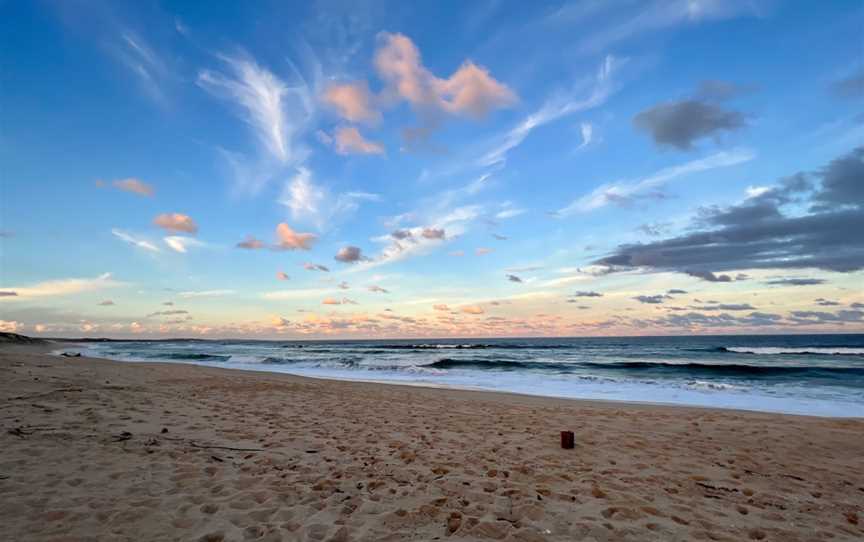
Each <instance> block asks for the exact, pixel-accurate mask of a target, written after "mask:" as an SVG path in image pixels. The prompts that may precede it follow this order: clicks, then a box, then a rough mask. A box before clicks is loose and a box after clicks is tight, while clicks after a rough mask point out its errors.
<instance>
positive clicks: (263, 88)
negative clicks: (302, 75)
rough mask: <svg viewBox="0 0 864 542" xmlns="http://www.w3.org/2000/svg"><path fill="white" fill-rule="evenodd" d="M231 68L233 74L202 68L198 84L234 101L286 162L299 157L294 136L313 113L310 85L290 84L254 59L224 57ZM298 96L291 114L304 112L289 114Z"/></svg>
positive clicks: (267, 145)
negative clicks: (310, 103)
mask: <svg viewBox="0 0 864 542" xmlns="http://www.w3.org/2000/svg"><path fill="white" fill-rule="evenodd" d="M220 58H221V59H222V60H223V61H224V63H225V64H226V65H227V67H228V69H229V72H230V73H229V74H224V73H220V72H216V71H210V70H202V71H200V72H199V73H198V80H197V83H198V85H199V86H200V87H201V88H203V89H205V90H207V91H209V92H211V93H213V94H214V95H217V96H219V97H222V98H225V99H228V100H231V101H233V102H234V103H235V104H236V105H237V106H239V107H238V113H239V114H240V117H241V119H242V120H243V121H244V122H245V123H246V124H248V125H249V126H250V127H251V128H252V130H253V131H254V132H255V136H256V137H257V138H258V140H259V141H260V142H261V144H262V145H263V146H264V148H265V149H266V150H267V151H268V152H269V154H270V155H271V156H273V157H275V158H276V159H277V160H278V161H280V162H282V163H288V162H294V161H296V160H298V159H299V158H298V156H297V154H298V152H299V151H298V150H297V149H295V148H294V147H293V139H294V138H295V137H296V135H297V133H298V132H299V131H300V127H301V125H302V124H303V120H301V121H300V122H297V118H301V119H305V118H307V117H309V116H310V115H311V107H310V106H309V105H307V104H306V102H308V101H309V96H308V95H307V96H304V93H308V88H304V87H302V86H298V87H289V86H288V85H287V84H285V82H283V81H282V80H281V79H279V78H278V77H277V76H276V75H274V74H273V73H272V72H270V71H269V70H267V69H266V68H262V67H261V66H259V65H258V64H257V63H256V62H255V61H254V60H252V59H251V58H234V57H227V56H221V57H220ZM292 95H296V97H297V98H298V101H299V104H297V105H296V106H295V107H294V108H293V111H290V113H302V115H298V116H296V117H295V115H293V114H289V104H288V102H289V99H290V98H289V97H290V96H292Z"/></svg>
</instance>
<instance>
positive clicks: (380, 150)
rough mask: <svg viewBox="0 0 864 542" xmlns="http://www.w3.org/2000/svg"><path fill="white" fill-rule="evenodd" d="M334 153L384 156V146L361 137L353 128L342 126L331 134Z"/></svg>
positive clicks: (358, 131)
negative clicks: (334, 147)
mask: <svg viewBox="0 0 864 542" xmlns="http://www.w3.org/2000/svg"><path fill="white" fill-rule="evenodd" d="M333 141H334V144H335V145H336V152H338V153H339V154H384V146H383V145H381V144H380V143H375V142H374V141H369V140H367V139H366V138H364V137H363V134H361V133H360V130H358V129H357V128H355V127H353V126H342V127H341V128H338V129H337V130H336V133H335V134H333Z"/></svg>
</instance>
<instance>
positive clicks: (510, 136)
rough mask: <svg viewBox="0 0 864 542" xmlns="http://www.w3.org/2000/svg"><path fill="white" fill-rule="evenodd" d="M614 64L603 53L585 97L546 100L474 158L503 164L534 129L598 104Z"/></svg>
mask: <svg viewBox="0 0 864 542" xmlns="http://www.w3.org/2000/svg"><path fill="white" fill-rule="evenodd" d="M616 64H617V61H616V59H615V57H613V56H611V55H607V56H606V57H605V58H604V60H603V62H602V63H601V65H600V68H599V69H598V71H597V74H596V76H595V79H594V85H593V88H592V90H591V92H590V93H589V94H588V96H587V97H585V98H582V99H575V98H573V97H572V96H568V95H564V96H556V97H555V98H553V99H551V100H549V101H547V102H546V103H545V104H543V106H542V107H541V108H540V109H538V110H537V111H535V112H534V113H532V114H530V115H528V116H527V117H525V118H524V119H523V120H522V122H520V123H519V124H517V125H516V126H514V127H513V128H512V129H510V130H509V131H508V132H506V133H505V134H504V135H503V137H500V138H499V141H497V142H496V143H495V146H494V147H493V148H492V149H491V150H489V151H488V152H486V153H485V154H484V155H483V156H482V157H481V158H480V159H479V160H478V161H477V165H479V166H484V167H488V166H494V165H497V164H503V163H504V162H506V160H507V155H508V153H509V152H510V151H511V150H513V149H515V148H516V147H518V146H519V145H521V144H522V142H523V141H525V138H527V137H528V136H529V135H530V134H531V132H533V131H534V130H536V129H537V128H539V127H541V126H543V125H545V124H548V123H550V122H553V121H556V120H558V119H560V118H562V117H565V116H567V115H572V114H574V113H578V112H581V111H585V110H588V109H592V108H594V107H597V106H599V105H602V104H603V103H604V102H606V100H607V99H608V97H609V95H610V94H611V92H612V81H611V76H612V72H613V70H614V69H615V68H616V67H617V66H616Z"/></svg>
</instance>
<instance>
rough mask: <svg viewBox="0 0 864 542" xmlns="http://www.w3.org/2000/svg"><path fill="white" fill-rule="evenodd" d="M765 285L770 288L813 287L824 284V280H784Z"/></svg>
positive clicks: (768, 282)
mask: <svg viewBox="0 0 864 542" xmlns="http://www.w3.org/2000/svg"><path fill="white" fill-rule="evenodd" d="M765 284H770V285H772V286H815V285H817V284H825V279H799V278H794V277H792V278H785V279H774V280H769V281H766V282H765Z"/></svg>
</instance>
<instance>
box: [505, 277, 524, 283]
mask: <svg viewBox="0 0 864 542" xmlns="http://www.w3.org/2000/svg"><path fill="white" fill-rule="evenodd" d="M505 276H506V277H507V280H509V281H510V282H519V283H521V282H523V280H522V279H520V278H519V277H517V276H516V275H505Z"/></svg>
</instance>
